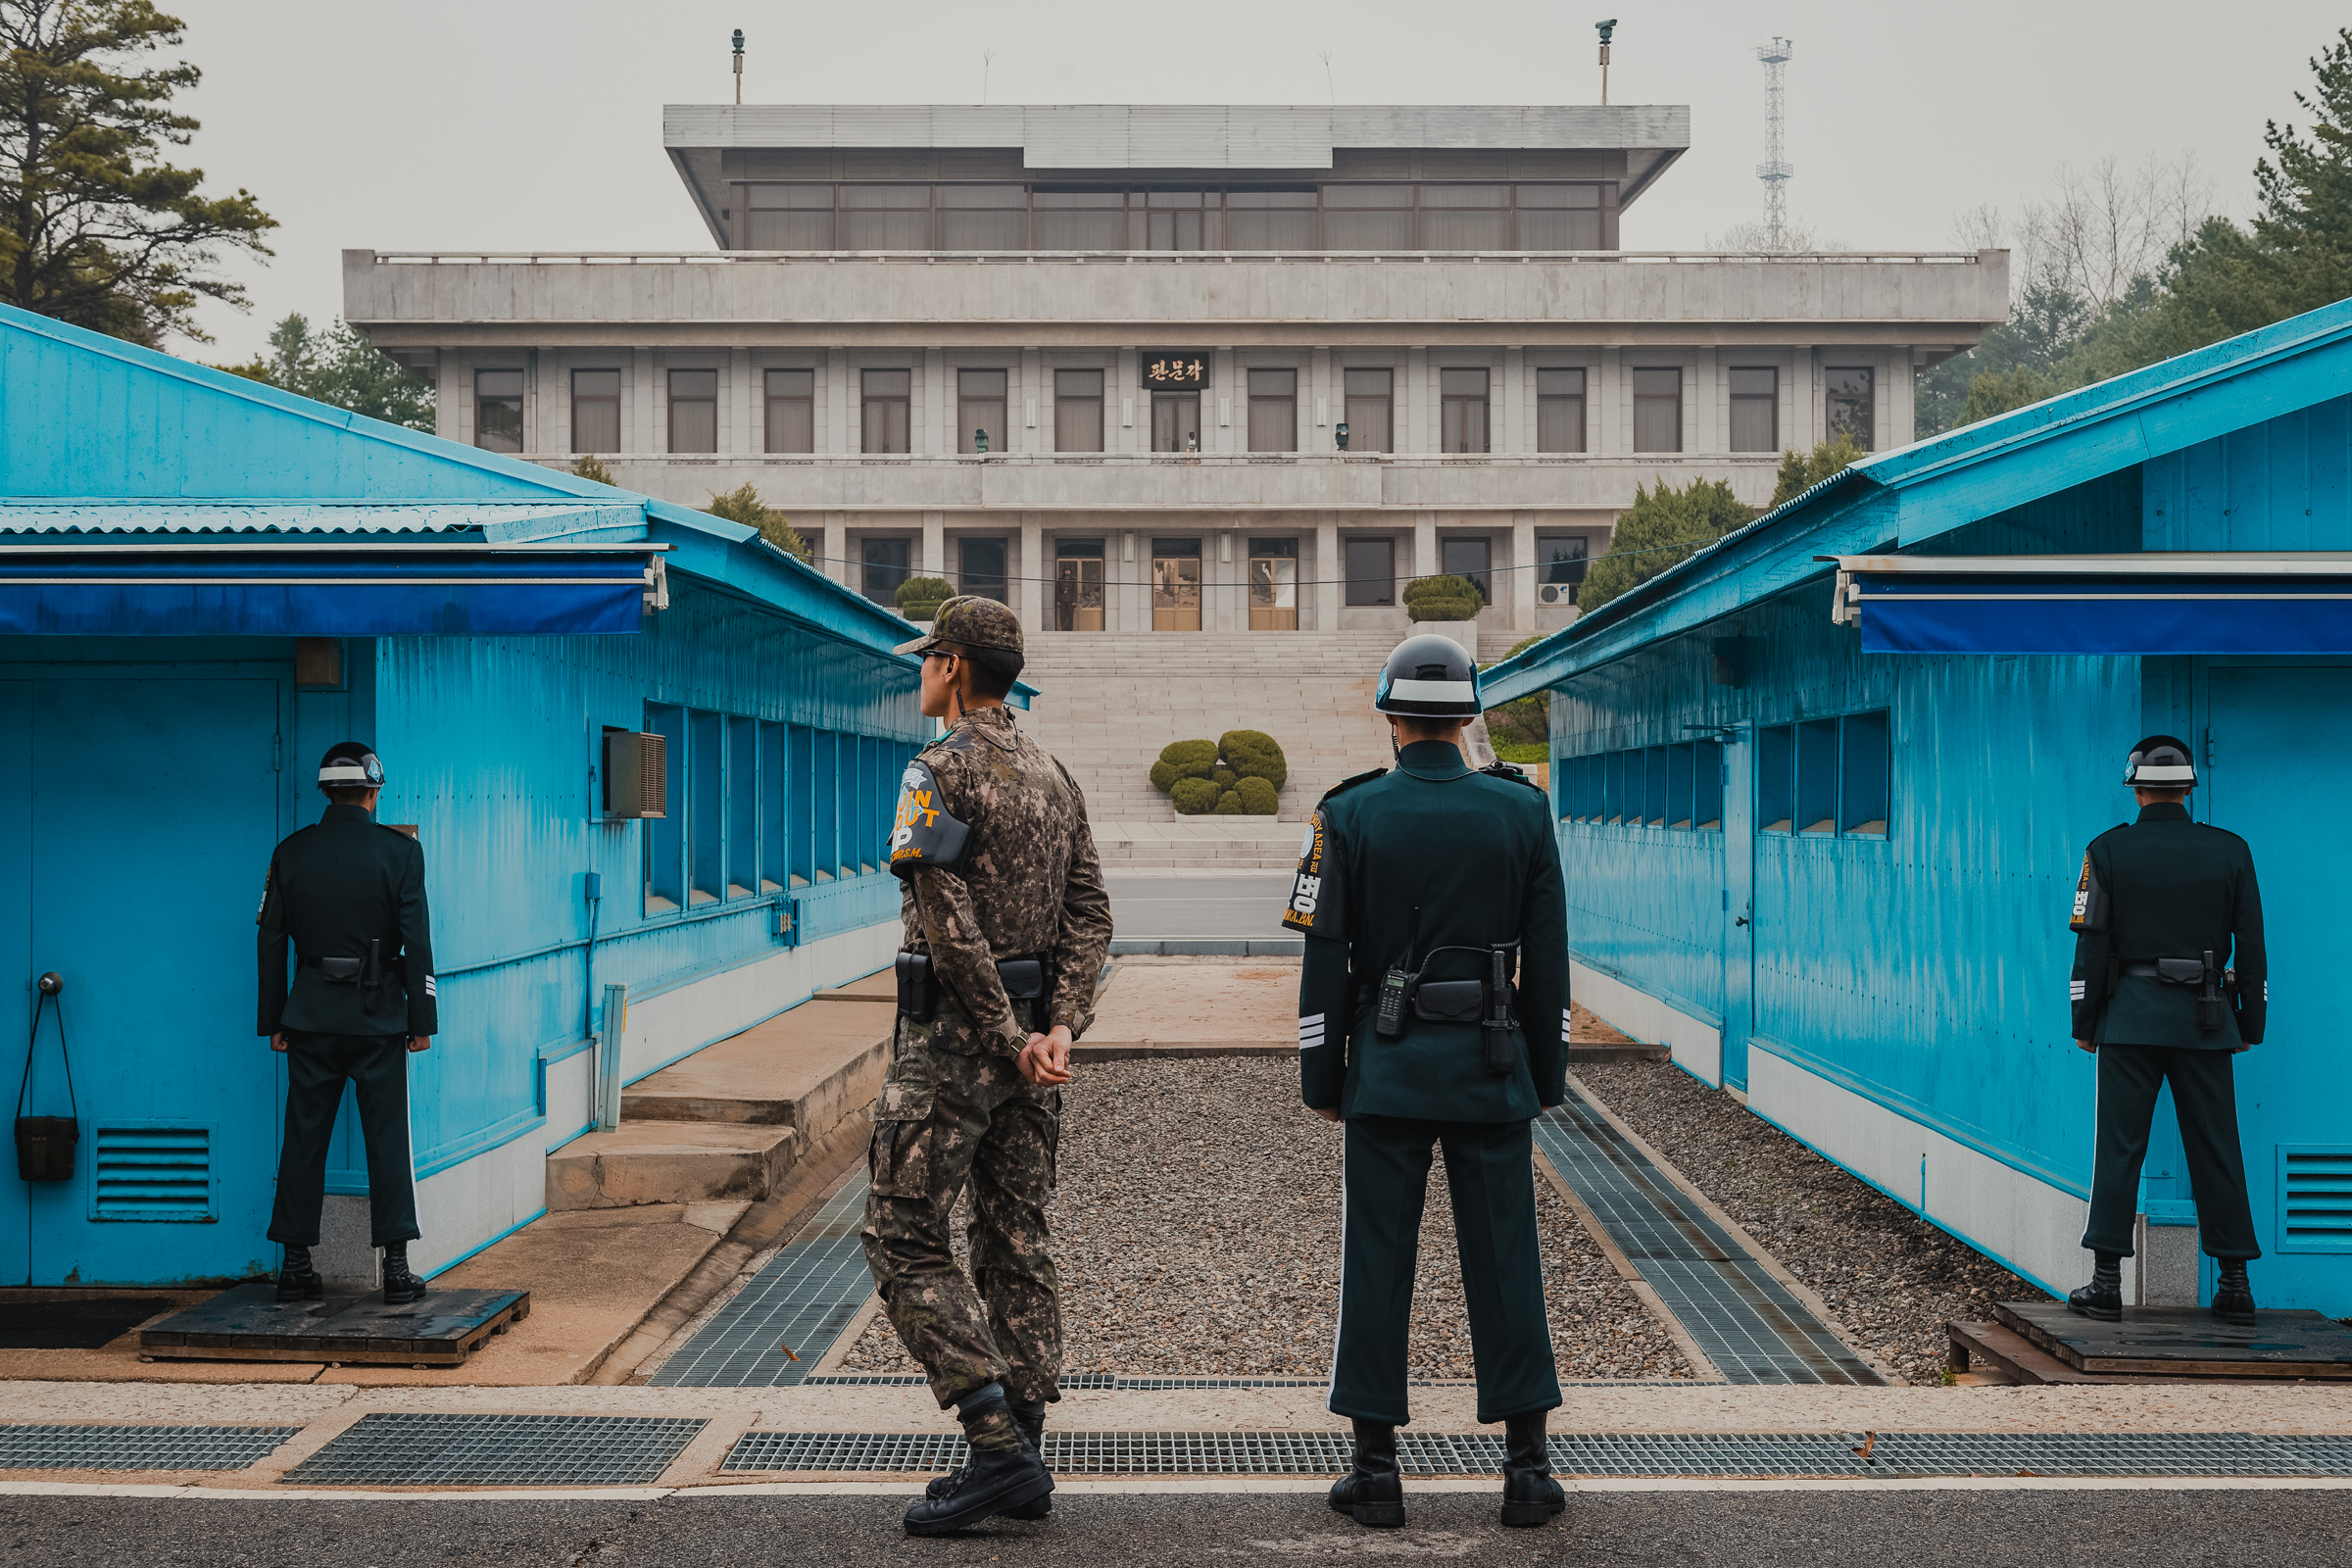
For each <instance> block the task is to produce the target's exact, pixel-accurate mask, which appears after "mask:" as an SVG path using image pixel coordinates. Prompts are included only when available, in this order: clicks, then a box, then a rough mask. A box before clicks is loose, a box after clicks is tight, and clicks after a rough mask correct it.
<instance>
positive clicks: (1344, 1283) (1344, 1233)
mask: <svg viewBox="0 0 2352 1568" xmlns="http://www.w3.org/2000/svg"><path fill="white" fill-rule="evenodd" d="M1347 1327H1348V1124H1347V1123H1346V1122H1342V1123H1340V1309H1339V1310H1338V1311H1337V1312H1334V1313H1333V1314H1332V1315H1331V1381H1330V1383H1329V1384H1327V1385H1325V1387H1324V1390H1323V1408H1324V1409H1326V1410H1329V1411H1330V1412H1331V1413H1332V1414H1333V1415H1338V1414H1339V1413H1340V1411H1339V1407H1338V1406H1337V1405H1335V1404H1334V1403H1332V1401H1333V1400H1334V1399H1337V1398H1338V1397H1340V1335H1341V1333H1342V1332H1343V1331H1344V1330H1345V1329H1346V1328H1347Z"/></svg>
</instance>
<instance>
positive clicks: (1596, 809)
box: [1560, 757, 1600, 822]
mask: <svg viewBox="0 0 2352 1568" xmlns="http://www.w3.org/2000/svg"><path fill="white" fill-rule="evenodd" d="M1562 765H1563V766H1564V767H1565V768H1566V770H1567V775H1568V777H1567V789H1566V791H1565V793H1564V794H1563V795H1562V796H1561V798H1560V805H1561V807H1562V808H1563V809H1564V814H1565V815H1566V816H1567V817H1568V819H1569V820H1570V821H1572V822H1588V821H1591V820H1592V819H1593V817H1595V816H1597V815H1598V814H1599V813H1600V803H1599V789H1600V783H1599V779H1600V775H1599V774H1598V772H1596V771H1595V769H1597V768H1598V767H1599V765H1600V760H1599V759H1598V758H1595V757H1576V758H1571V759H1569V760H1567V761H1566V762H1565V763H1564V764H1562Z"/></svg>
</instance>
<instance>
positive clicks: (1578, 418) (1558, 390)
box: [1536, 368, 1585, 452]
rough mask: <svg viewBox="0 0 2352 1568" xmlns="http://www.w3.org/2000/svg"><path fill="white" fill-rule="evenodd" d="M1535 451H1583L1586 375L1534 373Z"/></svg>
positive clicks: (1579, 372) (1572, 371)
mask: <svg viewBox="0 0 2352 1568" xmlns="http://www.w3.org/2000/svg"><path fill="white" fill-rule="evenodd" d="M1536 450H1537V451H1538V452H1582V451H1584V450H1585V372H1584V371H1583V370H1581V369H1573V368H1571V369H1551V370H1538V371H1537V372H1536Z"/></svg>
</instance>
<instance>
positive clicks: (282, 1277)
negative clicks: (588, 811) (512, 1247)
mask: <svg viewBox="0 0 2352 1568" xmlns="http://www.w3.org/2000/svg"><path fill="white" fill-rule="evenodd" d="M383 787H384V764H383V763H382V762H380V761H378V760H376V756H375V754H374V753H373V752H371V751H369V750H368V747H366V746H365V745H363V744H362V743H360V742H358V741H344V742H342V743H341V744H340V745H337V746H335V747H333V748H332V749H330V750H329V751H328V752H327V754H326V756H325V758H324V759H323V760H321V761H320V762H319V793H320V794H322V795H324V796H325V797H326V798H327V803H328V804H327V807H326V809H325V810H324V811H323V812H321V813H320V814H319V820H318V822H317V823H315V824H314V825H312V826H310V827H306V828H302V829H300V830H298V831H296V832H294V833H293V834H291V835H289V836H288V837H287V838H286V839H285V840H284V841H283V842H281V843H280V844H279V845H278V847H277V849H276V850H275V851H274V852H273V853H272V854H271V855H270V876H269V881H268V883H267V884H266V886H265V887H264V890H263V893H262V909H261V914H260V916H259V924H260V926H261V936H260V944H259V946H260V962H261V1009H260V1017H259V1032H260V1033H262V1034H264V1035H267V1036H269V1037H270V1049H271V1050H274V1051H281V1052H284V1053H285V1055H286V1128H285V1142H284V1144H283V1146H282V1147H281V1149H280V1151H279V1153H278V1161H277V1204H276V1207H275V1209H274V1211H273V1212H272V1213H271V1214H270V1240H271V1241H273V1242H276V1243H278V1244H280V1245H281V1246H283V1247H284V1248H285V1250H286V1255H285V1262H284V1265H283V1267H281V1268H280V1270H279V1271H278V1276H277V1299H279V1300H281V1301H298V1300H316V1299H319V1296H321V1295H322V1294H323V1292H324V1287H325V1282H324V1281H323V1280H322V1279H321V1278H320V1277H319V1271H318V1270H317V1269H316V1268H315V1267H313V1266H312V1263H311V1249H312V1248H314V1247H316V1246H318V1245H319V1208H320V1206H321V1204H322V1203H323V1202H324V1201H325V1193H326V1146H327V1140H328V1138H329V1137H330V1136H331V1135H332V1134H333V1132H334V1127H335V1115H336V1112H337V1111H338V1110H339V1109H340V1108H341V1106H342V1103H343V1082H344V1080H345V1079H347V1078H348V1079H350V1080H351V1082H352V1085H353V1087H354V1089H355V1091H356V1094H357V1098H358V1101H359V1108H360V1131H361V1135H362V1139H363V1141H364V1142H365V1143H366V1145H367V1148H368V1221H369V1228H370V1235H371V1239H372V1241H373V1243H374V1245H375V1246H377V1247H379V1248H382V1249H383V1253H384V1260H383V1261H384V1267H383V1274H384V1299H385V1300H387V1301H391V1302H395V1303H397V1302H403V1301H414V1300H417V1299H418V1298H420V1297H422V1296H423V1295H424V1281H422V1280H421V1279H418V1278H417V1275H416V1274H415V1273H414V1272H412V1271H411V1269H410V1267H409V1243H411V1242H413V1241H415V1240H417V1235H418V1234H419V1233H418V1231H417V1182H416V1170H415V1167H414V1165H412V1163H411V1162H410V1150H409V1054H410V1053H412V1052H418V1051H425V1050H429V1049H430V1048H431V1046H432V1043H433V1034H434V1032H435V1031H436V1030H437V1029H438V1028H439V1015H438V1012H437V1010H436V1006H435V1003H434V998H433V942H432V931H431V925H432V920H431V915H430V913H429V912H428V911H427V909H426V907H425V901H424V850H423V848H422V847H421V846H420V845H418V844H417V841H416V840H415V839H413V838H411V837H410V836H409V835H408V834H406V833H403V832H401V831H400V830H399V829H397V828H389V827H384V826H382V825H381V824H379V823H378V822H377V821H376V820H375V802H376V797H377V795H378V794H379V793H380V792H381V791H382V789H383ZM289 942H291V943H292V944H293V948H294V954H295V959H296V968H295V971H294V985H293V991H292V994H291V995H289V994H288V992H287V987H286V947H287V944H288V943H289Z"/></svg>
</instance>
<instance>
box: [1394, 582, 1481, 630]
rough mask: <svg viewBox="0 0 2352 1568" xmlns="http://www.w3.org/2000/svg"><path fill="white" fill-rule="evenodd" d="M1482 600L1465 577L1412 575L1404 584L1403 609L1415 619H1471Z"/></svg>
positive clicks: (1475, 615)
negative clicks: (1412, 577)
mask: <svg viewBox="0 0 2352 1568" xmlns="http://www.w3.org/2000/svg"><path fill="white" fill-rule="evenodd" d="M1485 603H1486V599H1485V597H1484V596H1483V595H1481V594H1480V593H1479V591H1478V585H1477V584H1476V583H1473V582H1472V581H1471V580H1470V579H1469V578H1467V577H1460V576H1452V575H1447V576H1444V577H1415V578H1414V579H1413V580H1412V581H1411V582H1408V583H1406V584H1405V585H1404V613H1406V614H1407V615H1410V616H1411V617H1412V618H1413V619H1415V620H1475V619H1477V618H1478V607H1479V606H1481V605H1483V604H1485Z"/></svg>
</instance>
